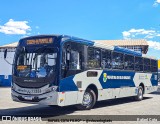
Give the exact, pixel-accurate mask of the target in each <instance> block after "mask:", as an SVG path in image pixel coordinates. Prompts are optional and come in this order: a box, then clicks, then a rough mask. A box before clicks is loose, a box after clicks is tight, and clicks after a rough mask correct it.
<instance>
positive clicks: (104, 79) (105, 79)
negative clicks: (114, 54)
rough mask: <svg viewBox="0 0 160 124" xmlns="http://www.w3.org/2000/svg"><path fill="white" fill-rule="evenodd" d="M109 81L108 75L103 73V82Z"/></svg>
mask: <svg viewBox="0 0 160 124" xmlns="http://www.w3.org/2000/svg"><path fill="white" fill-rule="evenodd" d="M106 81H107V73H103V82H106Z"/></svg>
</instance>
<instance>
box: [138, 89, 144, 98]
mask: <svg viewBox="0 0 160 124" xmlns="http://www.w3.org/2000/svg"><path fill="white" fill-rule="evenodd" d="M142 97H143V91H142V89H139V98H140V99H142Z"/></svg>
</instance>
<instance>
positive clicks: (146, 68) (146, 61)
mask: <svg viewBox="0 0 160 124" xmlns="http://www.w3.org/2000/svg"><path fill="white" fill-rule="evenodd" d="M150 65H151V62H150V59H147V58H144V71H145V72H150V71H151V68H150Z"/></svg>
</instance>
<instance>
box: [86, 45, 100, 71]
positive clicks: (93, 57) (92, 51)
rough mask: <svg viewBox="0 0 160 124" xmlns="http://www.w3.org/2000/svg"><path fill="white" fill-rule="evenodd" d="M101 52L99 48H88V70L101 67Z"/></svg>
mask: <svg viewBox="0 0 160 124" xmlns="http://www.w3.org/2000/svg"><path fill="white" fill-rule="evenodd" d="M100 60H101V51H100V49H98V48H94V47H88V68H100V67H101V61H100Z"/></svg>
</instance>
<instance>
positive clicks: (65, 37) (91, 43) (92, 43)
mask: <svg viewBox="0 0 160 124" xmlns="http://www.w3.org/2000/svg"><path fill="white" fill-rule="evenodd" d="M41 37H61V38H62V42H63V41H66V40H72V41H75V42H79V43H83V44H86V45H89V46H95V47H99V48H104V49H107V50H113V51H115V52H120V53H124V54H130V55H134V56H139V57H144V58H149V59H156V58H155V57H151V56H148V55H146V54H142V53H139V52H136V51H133V50H130V49H127V48H123V47H118V46H112V45H106V44H103V43H99V42H96V41H91V40H85V39H81V38H78V37H74V36H69V35H56V34H51V35H36V36H30V37H25V38H22V39H20V40H25V39H28V38H41Z"/></svg>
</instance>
